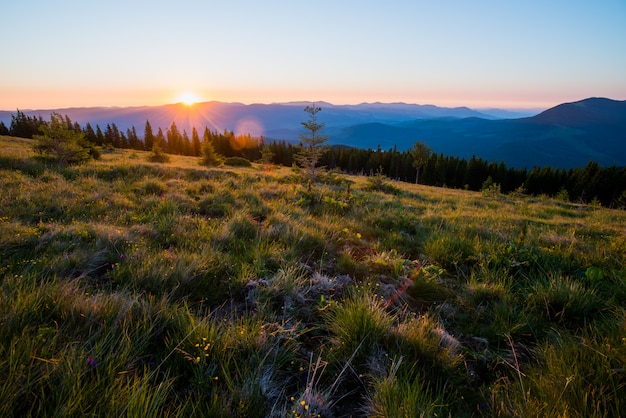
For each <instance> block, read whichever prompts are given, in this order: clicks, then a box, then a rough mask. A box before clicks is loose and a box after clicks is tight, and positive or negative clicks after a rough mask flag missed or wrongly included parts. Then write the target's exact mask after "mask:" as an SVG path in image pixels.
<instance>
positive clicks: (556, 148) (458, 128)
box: [331, 98, 626, 168]
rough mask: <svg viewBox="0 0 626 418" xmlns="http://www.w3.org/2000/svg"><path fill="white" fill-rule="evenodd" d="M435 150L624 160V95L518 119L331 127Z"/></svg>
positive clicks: (359, 137)
mask: <svg viewBox="0 0 626 418" xmlns="http://www.w3.org/2000/svg"><path fill="white" fill-rule="evenodd" d="M417 140H419V141H423V142H425V143H427V144H429V145H430V146H431V147H432V148H433V150H434V151H435V152H438V153H439V152H441V153H444V154H446V155H455V156H459V157H466V158H470V157H471V156H472V155H476V156H479V157H482V158H486V159H488V160H495V161H504V162H505V163H506V164H507V165H510V166H515V167H524V166H526V167H531V166H535V165H537V166H553V167H564V168H569V167H580V166H584V165H585V164H587V163H588V162H589V161H596V162H598V163H600V164H601V165H605V166H608V165H618V166H626V101H616V100H610V99H600V98H591V99H586V100H581V101H579V102H574V103H565V104H561V105H558V106H556V107H554V108H551V109H548V110H546V111H544V112H542V113H540V114H538V115H536V116H533V117H528V118H520V119H501V120H487V119H482V118H474V117H471V118H463V119H455V118H439V119H416V120H413V121H406V122H402V123H397V124H360V125H355V126H351V127H348V128H344V129H341V130H338V131H337V132H333V135H332V136H331V142H332V143H334V144H345V145H352V146H359V147H365V148H368V147H369V148H375V147H376V146H378V145H379V144H380V145H381V147H382V148H383V149H388V148H390V147H392V146H394V145H396V146H397V148H398V149H399V150H405V149H408V148H410V147H411V145H412V144H413V143H414V142H415V141H417Z"/></svg>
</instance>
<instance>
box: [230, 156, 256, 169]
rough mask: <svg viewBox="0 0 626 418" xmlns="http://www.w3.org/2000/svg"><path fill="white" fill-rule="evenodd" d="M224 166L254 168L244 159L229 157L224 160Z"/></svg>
mask: <svg viewBox="0 0 626 418" xmlns="http://www.w3.org/2000/svg"><path fill="white" fill-rule="evenodd" d="M224 165H228V166H231V167H252V163H251V162H250V161H248V160H246V159H245V158H243V157H229V158H226V159H225V160H224Z"/></svg>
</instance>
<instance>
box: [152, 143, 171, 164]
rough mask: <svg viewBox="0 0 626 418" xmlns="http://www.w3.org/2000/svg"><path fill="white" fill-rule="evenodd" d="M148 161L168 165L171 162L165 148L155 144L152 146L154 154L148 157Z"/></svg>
mask: <svg viewBox="0 0 626 418" xmlns="http://www.w3.org/2000/svg"><path fill="white" fill-rule="evenodd" d="M148 161H150V162H151V163H168V162H170V156H169V155H167V154H166V153H165V152H163V148H161V146H160V145H159V144H158V143H156V142H155V143H154V145H153V146H152V153H151V154H150V156H149V157H148Z"/></svg>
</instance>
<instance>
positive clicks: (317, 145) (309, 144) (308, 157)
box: [294, 103, 328, 182]
mask: <svg viewBox="0 0 626 418" xmlns="http://www.w3.org/2000/svg"><path fill="white" fill-rule="evenodd" d="M304 111H305V112H307V113H308V114H309V120H308V121H306V122H301V124H302V126H304V129H305V130H306V133H304V134H301V135H300V141H301V146H300V152H299V153H298V154H297V155H295V156H294V157H295V159H296V162H297V163H298V164H299V165H300V166H301V167H302V168H304V169H305V172H306V174H307V176H308V177H309V180H310V181H311V182H314V181H315V174H316V166H317V163H318V162H319V160H320V158H321V156H322V155H323V154H324V152H325V151H326V147H325V146H324V144H325V143H326V141H327V140H328V137H327V136H324V135H321V131H322V129H323V128H324V125H325V123H323V122H318V121H317V114H318V113H319V112H321V111H322V108H321V107H317V106H315V103H313V106H307V107H305V108H304Z"/></svg>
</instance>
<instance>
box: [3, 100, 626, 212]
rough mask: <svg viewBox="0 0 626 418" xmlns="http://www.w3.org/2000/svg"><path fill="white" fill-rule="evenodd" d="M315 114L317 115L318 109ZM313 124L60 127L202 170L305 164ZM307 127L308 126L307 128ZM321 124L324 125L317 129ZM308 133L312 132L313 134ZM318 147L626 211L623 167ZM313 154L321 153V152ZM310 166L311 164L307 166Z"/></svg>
mask: <svg viewBox="0 0 626 418" xmlns="http://www.w3.org/2000/svg"><path fill="white" fill-rule="evenodd" d="M311 109H312V110H315V109H318V108H315V107H312V108H311ZM308 112H309V114H310V116H311V118H310V120H309V121H307V122H303V125H304V127H305V129H306V132H307V134H306V135H303V138H301V139H302V140H303V143H302V144H301V146H296V145H294V144H292V143H289V142H286V141H266V139H265V138H263V137H260V138H257V137H253V136H251V135H250V134H246V135H241V134H240V135H236V134H235V133H234V132H232V131H228V130H224V132H216V131H211V130H209V129H208V127H205V129H204V131H203V134H202V136H200V135H199V133H198V131H197V130H196V129H195V128H193V129H192V132H191V137H190V136H189V134H188V133H187V132H186V131H184V130H183V132H180V130H179V129H178V127H177V126H176V124H175V123H172V124H171V125H170V126H169V127H168V128H167V129H166V130H165V132H163V131H162V129H161V128H158V130H157V132H156V134H155V133H154V130H153V128H152V126H151V124H150V122H149V121H146V124H145V128H144V134H143V138H140V137H139V136H138V135H137V132H136V130H135V128H134V127H132V128H129V129H127V130H126V132H122V131H120V129H118V127H117V126H116V125H115V124H114V123H111V124H107V125H106V126H105V128H104V130H102V129H101V128H100V126H97V125H96V127H95V128H94V127H92V125H91V124H89V123H87V124H86V125H85V126H84V127H82V128H81V127H80V126H79V125H78V123H73V122H72V121H71V120H70V118H69V117H67V116H65V117H61V116H60V115H57V116H55V118H56V119H59V118H60V119H62V123H63V126H65V127H66V128H67V129H71V130H73V131H74V132H80V133H81V134H82V135H83V139H82V141H85V143H89V144H96V145H98V146H101V147H114V148H127V149H136V150H146V151H151V150H154V148H155V147H157V148H158V149H160V151H161V152H163V153H165V154H175V155H188V156H195V157H201V158H202V160H201V162H202V163H203V164H206V165H219V164H220V163H221V162H222V161H223V159H226V158H232V157H241V158H245V159H247V160H249V161H261V162H262V163H263V164H269V163H273V164H277V165H284V166H287V167H291V166H292V165H293V164H294V162H299V163H300V164H301V165H302V164H303V161H302V152H301V151H302V149H303V148H306V147H307V142H306V141H304V139H305V138H306V139H307V140H311V141H313V142H315V141H317V140H320V141H321V142H320V143H319V144H317V142H315V143H316V144H317V145H323V144H324V142H325V140H326V137H324V136H322V135H321V133H320V129H321V127H323V124H322V123H320V122H318V121H317V119H314V118H315V116H316V113H317V112H314V113H311V112H310V111H308ZM47 123H48V122H46V121H44V120H43V119H42V118H41V117H34V116H27V115H25V114H24V113H23V112H21V111H19V110H18V111H17V114H15V115H13V116H12V118H11V125H10V126H9V127H6V126H5V125H3V124H0V134H6V135H12V136H18V137H23V138H33V137H34V136H35V135H39V134H41V130H40V127H41V126H42V125H46V124H47ZM306 123H308V124H312V125H311V126H309V127H307V125H305V124H306ZM319 125H321V126H319ZM310 128H314V130H311V129H310ZM317 145H316V149H315V154H314V155H312V157H314V158H315V164H314V166H313V169H312V173H313V175H314V173H315V167H318V166H325V167H328V168H330V169H338V170H341V171H343V172H346V173H350V174H361V175H367V176H374V175H379V176H380V175H384V176H387V177H389V178H391V179H394V180H398V181H405V182H416V181H419V183H420V184H424V185H430V186H439V187H449V188H458V189H468V190H476V191H478V190H481V188H482V187H483V185H484V184H485V182H488V183H490V184H492V185H497V186H498V187H497V189H498V190H500V191H501V192H502V193H510V192H523V193H525V194H529V195H548V196H558V197H559V198H562V199H567V200H570V201H575V202H586V203H591V202H597V203H599V204H602V205H603V206H605V207H619V208H626V167H615V166H612V167H602V166H600V165H599V164H597V163H595V162H590V163H588V164H587V165H586V166H585V167H583V168H573V169H558V168H552V167H533V168H530V169H527V168H521V169H520V168H510V167H507V166H506V165H505V164H504V163H502V162H499V163H498V162H489V161H486V160H484V159H482V158H479V157H475V156H473V157H472V158H470V159H469V160H467V159H465V158H459V157H453V156H445V155H443V154H436V153H434V152H432V150H431V149H430V148H429V147H428V146H426V144H422V143H421V142H416V144H415V146H414V147H413V148H412V149H411V150H407V151H398V150H397V148H396V147H394V148H393V149H389V150H382V149H381V148H380V146H379V147H378V148H377V149H375V150H373V149H370V148H368V149H362V148H350V147H342V146H335V147H325V146H320V147H319V149H317ZM318 151H320V152H319V153H318ZM309 162H310V161H309ZM308 167H309V169H310V168H311V165H310V164H309V166H308Z"/></svg>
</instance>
